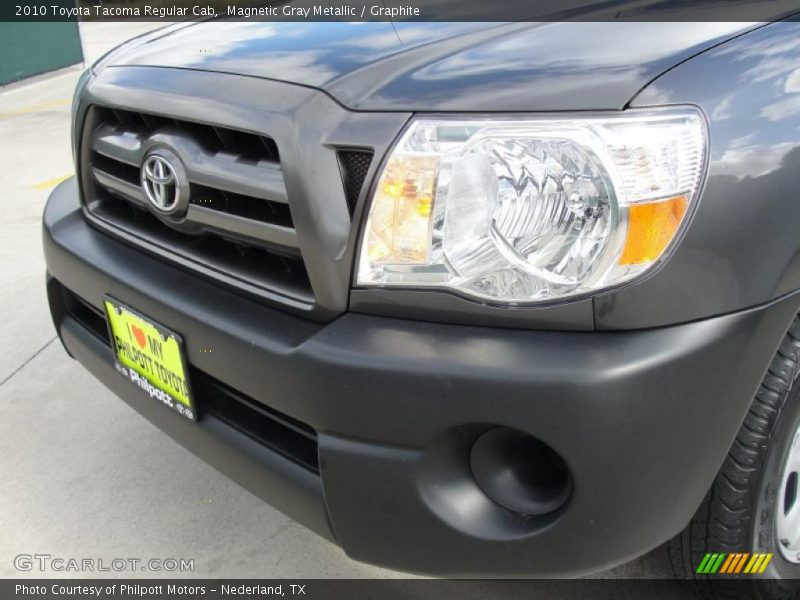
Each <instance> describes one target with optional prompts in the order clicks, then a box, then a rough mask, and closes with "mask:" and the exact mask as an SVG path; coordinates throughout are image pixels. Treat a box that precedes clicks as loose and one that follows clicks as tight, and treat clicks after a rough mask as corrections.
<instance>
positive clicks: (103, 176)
mask: <svg viewBox="0 0 800 600" xmlns="http://www.w3.org/2000/svg"><path fill="white" fill-rule="evenodd" d="M73 131H74V135H73V146H74V156H75V163H76V173H77V177H76V178H74V179H73V180H70V181H67V182H65V183H64V184H62V185H61V186H59V187H58V188H57V189H56V190H55V191H54V192H53V194H52V197H51V198H50V200H49V202H48V204H47V207H46V210H45V213H44V249H45V254H46V259H47V268H48V278H47V293H48V297H49V302H50V307H51V310H52V316H53V320H54V322H55V326H56V329H57V331H58V333H59V335H60V338H61V341H62V342H63V345H64V347H65V348H66V351H67V352H68V353H69V354H70V355H71V356H73V357H74V358H75V359H77V360H78V361H79V362H81V363H82V364H83V365H84V366H85V367H86V368H87V369H88V370H89V371H90V372H91V373H93V374H94V375H95V376H96V377H97V378H98V379H100V380H101V381H102V382H103V383H104V384H105V385H107V386H108V387H109V388H110V389H111V390H113V391H114V392H115V393H116V394H117V395H119V396H120V397H121V398H122V399H123V400H124V401H125V402H127V403H128V404H130V406H131V407H133V408H134V409H135V410H136V411H138V412H139V413H141V414H142V415H143V416H144V417H146V418H147V419H149V420H150V421H152V422H153V423H154V424H155V425H157V426H158V427H159V428H161V429H163V430H164V432H165V433H166V434H168V435H170V436H172V437H173V438H175V439H176V440H177V441H178V442H180V443H181V444H183V445H184V446H185V447H187V448H188V449H190V450H191V451H192V452H194V453H196V454H197V455H198V456H200V457H202V458H203V459H204V460H206V461H207V462H208V463H210V464H211V465H213V466H214V467H215V468H217V469H219V470H220V471H222V472H223V473H225V474H227V475H228V476H229V477H230V478H231V479H233V480H234V481H236V482H238V483H239V484H241V485H242V486H244V487H245V488H247V489H248V490H250V491H252V492H253V493H254V494H256V495H257V496H259V497H261V498H263V499H264V500H265V501H267V502H269V503H270V504H272V505H274V506H276V507H277V508H278V509H280V510H281V511H283V512H285V513H286V514H287V515H289V516H291V517H292V518H294V519H296V520H298V521H299V522H301V523H303V524H305V525H306V526H307V527H309V528H310V529H312V530H313V531H315V532H317V533H318V534H319V535H321V536H322V537H324V538H327V539H329V540H331V541H334V542H335V543H337V544H339V545H341V547H342V548H343V549H344V550H345V552H347V554H348V555H350V556H352V557H353V558H355V559H357V560H362V561H368V562H371V563H375V564H379V565H384V566H389V567H393V568H396V569H400V570H405V571H409V572H418V573H429V574H435V575H441V576H458V577H461V576H469V577H473V576H477V577H484V576H487V577H505V576H535V577H552V576H559V577H560V576H580V575H586V574H591V573H593V572H597V571H599V570H602V569H604V568H608V567H611V566H614V565H618V564H621V563H623V562H625V561H629V560H631V559H633V558H635V557H637V556H640V555H642V554H644V553H646V552H647V551H649V550H651V549H653V548H655V547H658V546H659V545H661V544H664V543H669V548H670V554H671V556H672V558H673V564H674V567H675V569H676V572H677V574H678V575H679V576H681V577H688V578H702V579H713V578H719V579H721V580H725V581H727V580H728V579H731V578H733V579H736V580H737V585H736V587H735V590H737V591H738V592H741V594H743V595H745V596H746V597H754V595H755V597H760V598H765V599H766V598H768V599H770V600H772V599H777V598H786V597H796V594H797V589H796V588H795V587H792V582H791V579H792V578H797V577H800V491H799V490H798V486H799V483H798V472H800V398H799V397H798V396H800V391H799V390H800V385H798V384H797V380H798V375H799V374H800V317H798V312H799V311H800V293H798V291H799V290H800V21H797V20H792V19H789V20H784V21H781V22H775V23H767V24H750V23H645V22H639V23H627V24H620V23H600V22H585V23H569V22H552V23H538V24H536V23H513V24H499V23H490V24H485V23H484V24H481V23H412V22H405V23H388V22H374V23H359V24H350V23H280V24H277V23H263V22H262V23H259V22H219V21H210V22H203V23H194V24H186V23H183V24H176V25H173V26H171V27H169V28H166V29H163V30H159V31H156V32H153V33H150V34H147V35H145V36H143V37H140V38H137V39H135V40H133V41H130V42H128V43H126V44H124V45H123V46H121V47H119V48H118V49H116V50H114V51H112V52H111V53H110V54H108V55H107V56H105V57H104V58H103V59H101V60H100V61H98V62H97V63H96V64H95V65H94V66H93V67H91V68H90V69H88V70H87V71H86V72H85V74H84V75H83V77H82V79H81V81H80V83H79V85H78V89H77V92H76V95H75V101H74V109H73ZM76 410H80V408H79V407H76ZM717 589H718V588H716V587H715V588H714V590H717ZM719 589H722V590H723V592H724V593H726V594H727V593H728V591H730V590H727V591H726V590H725V589H724V586H723V588H719ZM731 589H734V588H731ZM723 592H720V593H723ZM726 597H727V596H726Z"/></svg>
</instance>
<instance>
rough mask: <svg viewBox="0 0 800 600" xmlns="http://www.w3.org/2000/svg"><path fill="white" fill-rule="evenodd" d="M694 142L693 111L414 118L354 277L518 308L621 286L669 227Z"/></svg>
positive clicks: (697, 170) (688, 202) (691, 178)
mask: <svg viewBox="0 0 800 600" xmlns="http://www.w3.org/2000/svg"><path fill="white" fill-rule="evenodd" d="M706 146H707V134H706V125H705V120H704V119H703V117H702V115H701V114H700V113H699V112H698V111H696V110H694V109H677V110H675V109H670V110H659V111H648V112H644V111H630V112H628V113H616V114H614V115H610V116H605V117H603V116H596V117H583V116H578V117H575V118H570V119H565V118H539V119H531V118H520V119H486V118H484V119H433V118H421V119H417V120H415V121H413V122H412V124H411V125H410V127H409V128H408V129H407V130H406V132H405V133H404V134H403V136H402V137H401V139H400V140H399V142H398V144H397V145H396V146H395V148H394V150H393V151H392V153H391V155H390V157H389V159H388V160H387V162H386V165H385V167H384V169H383V172H382V173H381V176H380V179H379V181H378V185H377V187H376V191H375V194H374V197H373V200H372V204H371V207H370V212H369V216H368V219H367V223H366V230H365V234H364V240H363V243H362V248H361V253H360V256H359V263H358V276H357V284H358V285H361V286H402V287H438V288H446V289H452V290H455V291H458V292H460V293H462V294H466V295H469V296H473V297H476V298H479V299H481V300H484V301H485V300H489V301H496V302H504V303H512V304H530V303H539V302H548V301H553V300H557V299H561V298H566V297H574V296H576V295H581V294H587V293H592V292H596V291H597V290H600V289H604V288H608V287H610V286H615V285H619V284H621V283H624V282H627V281H630V280H631V279H633V278H635V277H638V276H640V275H641V274H642V273H644V272H646V271H647V270H649V269H651V268H652V267H653V266H654V265H656V264H657V263H658V262H659V261H660V260H661V259H663V257H664V255H665V252H666V251H667V249H668V248H669V247H670V245H671V243H672V242H673V241H674V240H675V238H676V237H677V236H678V234H679V232H680V230H681V227H682V225H683V224H684V222H685V221H686V215H687V214H688V213H689V212H690V211H691V210H692V207H693V205H694V203H695V202H696V199H697V198H696V196H697V193H698V189H699V186H700V183H701V181H702V177H703V174H704V170H705V162H706V159H705V156H706Z"/></svg>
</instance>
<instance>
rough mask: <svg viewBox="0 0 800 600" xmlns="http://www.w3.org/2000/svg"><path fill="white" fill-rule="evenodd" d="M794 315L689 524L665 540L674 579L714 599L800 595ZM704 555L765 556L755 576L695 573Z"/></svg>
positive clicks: (799, 422) (799, 404)
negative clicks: (769, 556)
mask: <svg viewBox="0 0 800 600" xmlns="http://www.w3.org/2000/svg"><path fill="white" fill-rule="evenodd" d="M798 376H800V317H795V319H794V321H793V323H792V326H791V327H790V329H789V331H788V333H787V334H786V336H785V337H784V339H783V341H782V342H781V345H780V348H779V349H778V352H777V353H776V355H775V357H774V358H773V360H772V362H771V364H770V367H769V370H768V371H767V374H766V376H765V377H764V381H763V382H762V383H761V386H760V387H759V389H758V392H757V393H756V397H755V399H754V400H753V403H752V404H751V405H750V409H749V411H748V412H747V415H746V416H745V419H744V422H743V424H742V427H741V429H740V430H739V432H738V434H737V436H736V439H735V441H734V442H733V446H731V449H730V451H729V452H728V456H727V457H726V459H725V462H724V464H723V465H722V468H721V469H720V471H719V474H718V475H717V478H716V480H715V481H714V484H713V485H712V487H711V489H710V490H709V492H708V495H707V496H706V498H705V500H704V501H703V504H702V505H701V506H700V508H699V509H698V511H697V513H696V514H695V516H694V518H693V519H692V521H691V523H689V525H688V526H687V528H686V529H685V530H684V531H683V532H682V533H681V534H680V535H678V536H677V537H675V538H674V539H673V540H671V541H670V542H669V554H670V559H671V562H672V567H673V570H674V572H675V574H676V576H678V577H680V578H684V579H692V580H694V582H695V585H694V588H695V590H696V591H697V592H698V593H699V595H700V596H701V597H704V598H712V599H714V600H729V599H739V598H748V599H749V598H756V599H760V600H789V599H797V598H800V581H798V580H800V531H798V530H797V528H800V490H799V489H798V487H800V482H798V475H799V474H798V473H797V471H796V470H795V469H796V468H797V469H800V381H799V377H798ZM706 553H727V554H731V553H749V554H754V553H769V554H772V555H773V556H772V559H771V560H770V562H769V563H768V565H767V567H766V570H765V571H764V572H763V573H758V574H744V573H740V574H738V575H720V574H711V575H703V574H698V573H697V569H698V567H699V566H700V564H701V562H702V561H703V558H704V556H705V555H706Z"/></svg>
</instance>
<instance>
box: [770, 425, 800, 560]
mask: <svg viewBox="0 0 800 600" xmlns="http://www.w3.org/2000/svg"><path fill="white" fill-rule="evenodd" d="M775 512H776V514H777V519H776V528H777V534H778V536H777V537H778V547H779V548H780V551H781V554H782V555H783V557H784V558H785V559H786V560H788V561H789V562H792V563H795V564H800V427H798V428H797V430H796V431H795V432H794V436H793V437H792V445H791V447H790V448H789V456H787V457H786V466H784V468H783V475H782V476H781V486H780V488H779V493H778V504H777V507H776V511H775Z"/></svg>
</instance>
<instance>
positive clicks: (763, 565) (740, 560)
mask: <svg viewBox="0 0 800 600" xmlns="http://www.w3.org/2000/svg"><path fill="white" fill-rule="evenodd" d="M771 560H772V554H766V553H756V554H750V553H749V552H732V553H730V554H728V553H727V552H707V553H706V555H705V556H704V557H703V560H702V561H701V562H700V565H699V566H698V567H697V573H699V574H701V575H714V574H717V573H718V574H720V575H722V574H728V575H730V574H737V575H738V574H740V573H746V574H756V573H763V572H764V571H765V570H766V569H767V565H768V564H769V562H770V561H771Z"/></svg>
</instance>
